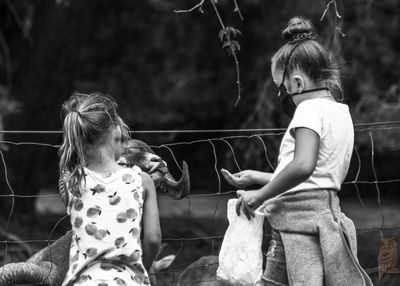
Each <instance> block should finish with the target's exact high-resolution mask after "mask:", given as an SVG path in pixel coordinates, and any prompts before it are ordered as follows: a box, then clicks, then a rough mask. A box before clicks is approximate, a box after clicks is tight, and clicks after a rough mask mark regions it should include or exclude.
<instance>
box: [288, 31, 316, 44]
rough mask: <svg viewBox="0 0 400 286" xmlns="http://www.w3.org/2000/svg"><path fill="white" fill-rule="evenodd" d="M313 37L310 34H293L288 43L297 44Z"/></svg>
mask: <svg viewBox="0 0 400 286" xmlns="http://www.w3.org/2000/svg"><path fill="white" fill-rule="evenodd" d="M312 39H313V35H312V34H306V33H303V34H295V35H293V36H292V37H291V39H290V41H289V43H294V42H299V41H307V40H312Z"/></svg>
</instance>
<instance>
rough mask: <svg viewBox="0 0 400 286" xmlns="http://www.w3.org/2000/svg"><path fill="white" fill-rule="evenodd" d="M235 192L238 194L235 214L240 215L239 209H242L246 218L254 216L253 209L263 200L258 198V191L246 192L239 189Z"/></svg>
mask: <svg viewBox="0 0 400 286" xmlns="http://www.w3.org/2000/svg"><path fill="white" fill-rule="evenodd" d="M236 194H237V196H238V201H237V203H236V214H237V215H240V209H242V211H243V213H244V214H245V216H246V217H247V219H248V220H250V219H251V218H252V217H254V216H255V214H254V210H256V209H257V208H258V207H259V206H260V205H261V204H262V202H263V201H262V200H261V198H260V192H259V191H258V190H255V191H247V192H246V191H243V190H239V191H237V192H236Z"/></svg>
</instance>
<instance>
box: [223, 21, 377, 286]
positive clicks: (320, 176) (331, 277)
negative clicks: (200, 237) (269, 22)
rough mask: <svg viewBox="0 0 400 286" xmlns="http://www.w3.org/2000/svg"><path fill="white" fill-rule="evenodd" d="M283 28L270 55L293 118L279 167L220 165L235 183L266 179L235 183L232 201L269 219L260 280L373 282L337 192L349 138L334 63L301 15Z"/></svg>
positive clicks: (318, 284) (310, 285)
mask: <svg viewBox="0 0 400 286" xmlns="http://www.w3.org/2000/svg"><path fill="white" fill-rule="evenodd" d="M283 36H284V38H285V39H287V40H288V42H287V43H286V44H285V45H283V46H282V47H281V48H280V49H279V50H278V51H277V52H276V53H275V54H274V56H273V57H272V65H271V72H272V77H273V80H274V82H275V84H276V85H277V86H278V87H279V100H280V103H281V109H282V111H283V112H284V113H285V114H286V115H288V116H289V117H291V118H292V120H291V122H290V124H289V127H288V129H287V131H286V133H285V135H284V136H283V139H282V143H281V146H280V150H279V158H278V167H277V168H276V170H275V171H274V173H273V174H271V173H265V172H259V171H253V170H245V171H242V172H240V173H237V174H230V173H229V172H228V171H226V170H222V173H223V175H224V177H225V178H226V179H227V181H228V182H230V183H231V184H232V185H235V186H237V187H240V188H243V187H246V186H248V185H252V184H261V185H264V186H263V187H262V188H261V189H259V190H252V191H242V190H239V191H237V195H238V197H239V199H238V202H237V205H236V211H237V213H238V215H239V214H240V211H242V212H243V213H244V214H245V215H246V216H247V217H248V218H249V219H250V218H251V217H252V216H254V210H255V209H257V208H259V207H260V209H261V210H262V211H263V212H264V213H265V215H266V217H267V219H268V221H269V223H270V224H271V226H272V229H273V231H272V240H271V244H270V247H269V251H268V254H267V261H266V269H265V272H264V275H263V277H262V278H263V280H264V285H281V286H282V285H307V286H322V285H329V286H330V285H332V286H338V285H343V286H344V285H372V283H371V280H370V279H369V277H368V275H367V274H366V273H365V271H364V270H363V269H362V268H361V266H360V265H359V262H358V259H357V238H356V230H355V226H354V223H353V222H352V221H351V220H350V219H349V218H347V217H346V216H345V215H344V214H343V213H342V212H341V210H340V206H339V198H338V196H337V193H338V192H339V190H340V187H341V184H342V182H343V181H344V179H345V177H346V174H347V171H348V168H349V165H350V159H351V155H352V151H353V144H354V130H353V123H352V119H351V116H350V112H349V108H348V106H347V105H345V104H342V103H340V102H338V101H340V98H339V97H338V96H337V94H341V84H340V77H339V70H338V69H337V67H336V64H335V62H334V60H333V59H332V57H331V55H330V53H329V51H327V50H326V49H325V48H324V47H323V46H322V45H321V44H320V43H319V42H318V40H317V38H316V35H315V32H314V28H313V26H312V24H311V22H310V21H308V20H307V19H304V18H302V17H294V18H292V19H290V21H289V23H288V26H287V28H285V29H284V31H283ZM334 94H335V95H334Z"/></svg>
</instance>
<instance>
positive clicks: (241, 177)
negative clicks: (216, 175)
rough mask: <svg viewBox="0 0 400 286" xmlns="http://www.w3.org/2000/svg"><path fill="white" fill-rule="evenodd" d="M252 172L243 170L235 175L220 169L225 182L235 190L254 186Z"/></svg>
mask: <svg viewBox="0 0 400 286" xmlns="http://www.w3.org/2000/svg"><path fill="white" fill-rule="evenodd" d="M252 172H253V171H252V170H244V171H241V172H238V173H235V174H232V173H230V172H229V171H228V170H226V169H221V173H222V175H223V176H224V178H225V180H226V181H227V182H228V183H229V184H231V185H232V186H234V187H236V188H245V187H247V186H249V185H252V184H254V183H255V182H254V178H253V174H252Z"/></svg>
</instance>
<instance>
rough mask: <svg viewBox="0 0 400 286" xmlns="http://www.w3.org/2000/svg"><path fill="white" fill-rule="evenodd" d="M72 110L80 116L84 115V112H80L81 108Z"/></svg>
mask: <svg viewBox="0 0 400 286" xmlns="http://www.w3.org/2000/svg"><path fill="white" fill-rule="evenodd" d="M72 112H74V113H77V114H78V116H82V114H81V113H80V112H79V110H73V111H72Z"/></svg>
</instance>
